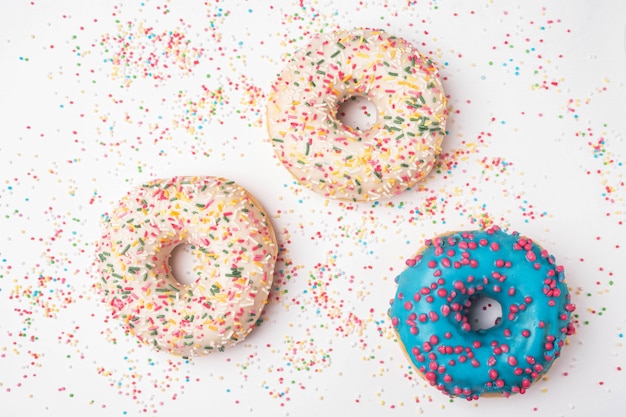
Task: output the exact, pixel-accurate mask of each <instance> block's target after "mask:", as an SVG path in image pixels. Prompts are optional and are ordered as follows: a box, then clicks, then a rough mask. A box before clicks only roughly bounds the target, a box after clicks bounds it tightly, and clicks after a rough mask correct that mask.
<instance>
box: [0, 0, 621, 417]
mask: <svg viewBox="0 0 626 417" xmlns="http://www.w3.org/2000/svg"><path fill="white" fill-rule="evenodd" d="M91 3H93V2H89V4H88V3H87V2H84V1H82V2H79V1H69V0H67V1H59V2H51V3H48V2H41V1H33V2H28V1H25V2H11V5H10V6H8V5H7V6H6V7H5V12H4V13H2V15H1V16H0V59H1V60H2V61H1V63H2V72H1V74H2V77H0V115H2V116H1V120H2V126H3V136H2V141H1V142H0V167H1V168H0V169H1V170H2V171H1V172H2V181H3V182H2V184H0V186H1V188H0V230H2V234H1V235H0V317H2V319H1V321H0V403H1V404H2V409H3V410H2V413H3V415H4V414H6V415H12V416H26V415H28V416H30V415H52V416H61V415H79V414H81V415H86V414H88V415H92V416H98V415H102V416H122V415H141V414H150V415H152V414H156V415H182V414H189V415H193V414H196V415H197V414H207V413H211V414H215V413H216V412H218V413H220V414H225V415H247V414H255V415H276V416H280V415H291V416H313V415H339V414H341V415H391V416H394V415H396V416H414V415H419V414H421V413H423V414H428V415H449V416H458V415H464V416H470V415H476V416H497V415H510V416H517V415H519V416H524V415H533V416H589V415H592V414H593V415H603V416H618V415H621V414H622V410H623V409H624V408H625V407H626V377H625V374H626V371H625V370H624V367H626V353H625V352H624V338H623V334H624V328H625V327H626V303H625V302H624V294H625V291H626V283H625V282H624V279H625V278H626V276H625V275H626V266H625V263H624V262H623V260H624V257H625V255H626V252H625V250H626V248H625V246H626V245H625V244H624V243H623V242H624V238H623V234H624V230H625V225H624V222H625V220H626V219H625V217H626V214H625V213H626V207H625V206H626V203H625V198H626V185H625V181H626V178H625V175H624V174H625V171H626V168H625V167H624V161H625V159H626V155H625V153H626V139H625V138H624V132H625V131H626V122H625V117H624V116H625V115H626V105H625V104H624V103H626V86H625V82H626V18H625V17H624V16H626V3H625V2H623V1H621V0H615V1H608V0H607V1H583V0H577V1H532V2H518V1H497V2H495V1H479V2H460V1H436V0H432V1H416V2H407V1H382V0H381V1H362V2H357V1H355V2H348V1H346V2H338V1H321V0H319V1H309V0H304V1H303V2H302V3H303V7H301V6H300V2H299V1H278V0H275V1H270V2H252V1H250V2H242V1H229V2H207V5H201V2H194V3H197V4H196V5H195V6H192V5H191V2H185V3H184V4H185V5H184V6H183V2H167V1H162V2H157V1H144V2H139V1H137V2H135V1H129V2H124V3H118V4H116V5H111V4H102V3H104V2H98V3H97V4H91ZM354 26H369V27H380V28H383V29H385V30H387V31H389V32H393V33H394V34H396V35H399V36H403V37H405V38H406V39H408V40H409V41H411V42H413V43H414V44H415V45H416V46H418V47H419V49H420V50H421V51H422V53H424V54H427V55H429V56H431V57H432V58H433V59H434V60H435V61H436V62H437V63H438V64H439V66H440V68H441V72H442V74H443V76H444V81H443V82H444V87H445V88H446V91H447V93H448V94H449V96H450V107H449V109H450V119H449V123H448V132H449V134H448V137H447V138H446V141H445V144H444V154H443V155H442V157H441V159H440V160H441V162H442V167H441V169H439V170H435V171H433V172H432V173H431V174H430V175H429V177H428V179H427V180H426V181H425V182H424V183H423V184H422V185H421V187H420V189H419V190H411V191H409V192H407V193H404V194H402V195H400V196H398V197H396V198H394V199H392V200H385V201H381V202H379V203H378V204H359V205H354V204H345V203H339V202H336V201H328V200H325V199H323V198H321V197H319V196H318V195H317V194H314V193H312V192H310V191H308V190H306V189H303V188H302V187H301V186H299V185H298V184H295V183H294V182H293V181H292V179H291V178H290V177H289V175H288V173H287V171H286V170H285V169H283V167H282V166H280V165H279V164H278V163H277V160H276V159H275V158H274V157H273V153H272V149H271V145H270V143H269V141H268V140H267V137H266V132H265V126H264V125H263V114H264V99H265V94H267V92H268V88H269V86H270V84H271V82H272V80H273V77H274V76H275V75H276V74H277V73H278V72H279V71H280V69H281V68H282V66H283V64H284V62H285V59H287V58H288V55H289V54H290V53H291V52H293V51H294V49H295V48H297V47H299V46H302V45H304V44H305V43H306V39H307V37H308V36H309V34H310V33H311V32H314V31H319V30H332V29H334V28H350V27H354ZM181 38H184V39H183V40H182V41H181V42H178V43H177V40H179V39H181ZM183 55H184V56H183ZM194 57H195V59H194ZM194 60H197V61H198V62H197V64H196V63H194ZM203 87H204V89H203ZM220 87H221V90H220ZM194 112H195V114H194ZM200 126H201V127H202V128H201V129H200ZM189 174H198V175H220V176H226V177H230V178H231V179H233V180H236V181H237V182H239V183H240V184H242V185H243V186H245V187H247V188H248V189H249V190H250V191H251V192H252V193H253V194H254V195H255V196H256V197H257V198H258V199H259V200H260V201H261V202H262V204H263V205H264V206H265V208H266V209H267V211H268V212H269V213H270V215H271V216H272V219H273V223H274V226H275V228H276V231H277V233H278V237H279V240H280V242H281V245H282V247H283V249H284V252H283V254H282V256H281V260H280V262H279V264H278V268H277V272H276V275H275V286H274V292H273V293H272V295H271V303H270V304H269V305H268V307H267V309H266V311H265V314H264V323H263V324H262V326H261V327H259V328H258V329H257V330H255V331H254V332H253V333H252V334H251V335H250V336H249V337H248V338H247V339H246V340H245V341H244V342H243V343H241V344H239V345H237V346H236V347H234V348H232V349H229V350H228V351H226V352H224V353H222V354H214V355H210V356H207V357H204V358H199V359H193V360H190V361H186V360H181V359H179V358H176V357H171V356H168V355H165V354H160V353H155V352H153V351H151V350H150V349H149V348H145V347H140V346H138V345H137V343H136V341H135V340H134V338H132V337H128V336H125V335H124V334H123V333H122V332H121V330H120V327H119V326H118V325H117V323H116V322H114V321H109V320H107V318H106V317H107V316H106V307H105V306H104V305H102V304H101V303H100V301H99V297H98V295H97V294H95V293H94V292H93V290H92V289H91V286H92V283H93V282H94V280H95V279H97V277H95V276H94V275H93V270H92V262H93V242H94V241H95V240H96V239H97V238H98V236H99V234H100V228H101V227H100V226H101V225H100V219H101V216H102V215H103V214H104V213H106V212H107V211H108V210H109V209H110V207H111V206H112V205H113V204H114V203H115V202H116V201H117V200H118V199H119V198H120V197H121V196H122V195H123V194H124V193H125V192H126V190H127V189H128V188H129V187H131V186H133V185H136V184H139V183H141V182H143V181H145V180H147V179H149V178H155V177H167V176H173V175H189ZM491 222H495V223H498V224H500V225H501V226H503V227H505V228H508V229H510V230H518V231H520V232H521V233H523V234H526V235H528V236H530V237H532V238H534V239H535V240H536V241H538V242H540V243H541V244H542V245H544V246H545V247H547V248H548V249H549V250H550V251H551V252H552V253H553V254H554V255H555V256H556V258H557V261H558V262H559V263H561V264H563V265H564V266H565V268H566V275H567V279H568V282H569V284H570V287H571V288H572V295H573V300H574V303H575V304H576V305H577V306H578V309H577V312H576V314H577V323H576V327H577V330H578V333H577V334H576V335H575V336H573V337H571V338H570V345H569V346H566V347H565V349H564V350H563V356H562V357H561V358H560V359H559V360H558V361H557V362H556V364H555V365H554V367H553V368H552V369H551V371H550V373H549V374H548V377H547V378H545V379H544V380H542V381H540V382H539V383H537V384H536V385H535V386H534V387H533V388H532V389H531V390H530V391H529V392H528V393H527V394H525V395H523V396H514V397H512V398H510V399H506V400H505V399H481V400H479V401H477V402H471V403H468V402H466V401H464V400H450V399H448V398H447V397H444V396H442V395H441V394H440V393H439V392H438V391H436V390H435V389H433V388H431V387H429V386H427V384H425V383H424V382H423V381H422V380H421V379H419V378H418V377H417V376H416V375H415V373H414V372H413V371H412V370H411V368H410V366H409V364H408V362H407V361H406V360H405V358H404V356H403V354H402V352H401V349H400V346H399V344H398V343H397V342H396V340H395V338H394V334H393V331H392V330H391V327H390V323H389V320H388V318H387V306H388V301H389V299H390V298H391V297H393V294H394V292H395V284H394V282H393V278H394V277H395V276H396V275H397V274H398V273H399V272H400V271H401V270H402V269H403V268H404V259H405V258H406V257H408V256H410V255H411V254H413V253H414V252H415V251H416V250H417V249H418V247H419V246H420V244H421V242H422V241H423V239H424V238H428V237H431V236H432V235H434V234H437V233H442V232H445V231H449V230H456V229H461V228H468V229H469V228H477V227H480V226H481V225H482V224H485V223H491ZM192 413H193V414H192Z"/></svg>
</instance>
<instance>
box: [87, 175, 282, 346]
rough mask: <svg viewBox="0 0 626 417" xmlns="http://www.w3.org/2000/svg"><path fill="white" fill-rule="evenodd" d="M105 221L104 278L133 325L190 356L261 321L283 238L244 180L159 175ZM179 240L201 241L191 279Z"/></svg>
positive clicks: (109, 298) (100, 246) (111, 301)
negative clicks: (180, 267) (175, 267)
mask: <svg viewBox="0 0 626 417" xmlns="http://www.w3.org/2000/svg"><path fill="white" fill-rule="evenodd" d="M104 223H105V225H104V234H103V236H102V238H101V239H100V240H99V241H98V243H97V245H96V251H97V257H96V264H97V269H98V272H99V275H100V279H99V280H98V281H97V284H96V286H97V289H98V290H99V293H100V294H101V295H102V298H103V301H104V302H106V304H107V305H109V306H110V308H111V314H112V316H113V317H114V318H117V319H119V320H120V321H121V323H122V325H123V327H124V329H125V330H126V331H127V332H129V333H131V334H134V335H136V336H137V337H138V338H139V339H140V340H141V341H142V342H144V343H146V344H149V345H152V346H153V347H154V348H156V349H157V350H164V351H168V352H170V353H174V354H178V355H181V356H183V357H189V356H198V355H203V354H207V353H210V352H212V351H215V350H223V349H224V348H226V347H228V346H231V345H233V344H235V343H237V342H239V341H241V340H243V339H244V338H245V337H246V335H247V334H248V333H249V332H250V331H251V330H252V329H253V328H254V327H255V324H256V323H257V320H258V319H259V317H260V314H261V311H262V310H263V306H264V305H265V303H266V302H267V297H268V293H269V291H270V286H271V283H272V279H273V271H274V265H275V261H276V255H277V251H278V246H277V243H276V237H275V235H274V231H273V228H272V225H271V222H270V220H269V218H268V216H267V214H266V213H265V211H264V210H263V208H262V207H261V205H260V204H259V203H258V202H257V201H256V200H255V199H254V197H253V196H252V195H251V194H250V193H249V192H247V191H246V190H245V189H244V188H243V187H241V186H239V185H238V184H236V183H235V182H233V181H230V180H227V179H223V178H216V177H174V178H170V179H159V180H153V181H150V182H148V183H147V184H144V185H141V186H140V187H138V188H136V189H133V190H131V191H129V192H128V193H127V194H126V196H124V197H123V198H122V199H121V201H120V202H119V204H118V205H117V206H116V207H115V208H114V209H113V210H112V213H111V214H110V216H108V217H105V221H104ZM180 244H190V245H192V246H191V247H192V253H193V254H194V256H195V257H196V259H197V261H198V266H194V269H195V273H196V278H195V281H194V282H193V283H191V284H189V285H184V284H181V283H179V282H178V281H177V280H176V278H175V277H174V276H173V275H172V271H171V268H170V265H169V257H170V254H171V253H172V251H173V250H174V248H176V247H177V246H178V245H180Z"/></svg>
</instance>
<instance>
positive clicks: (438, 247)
mask: <svg viewBox="0 0 626 417" xmlns="http://www.w3.org/2000/svg"><path fill="white" fill-rule="evenodd" d="M406 264H407V268H406V269H405V270H404V271H403V272H402V273H401V274H400V275H399V276H398V277H397V278H396V282H397V284H398V288H397V292H396V295H395V298H394V299H393V300H392V301H391V307H390V311H389V314H390V318H391V323H392V326H393V327H394V329H395V331H396V334H397V337H398V339H399V340H400V343H401V345H402V347H403V350H404V352H405V354H406V356H407V357H408V358H409V360H410V362H411V363H412V365H413V366H414V367H415V368H416V369H417V370H418V371H419V373H420V375H421V376H422V377H424V379H425V380H426V381H427V382H428V383H429V384H430V385H433V386H435V387H436V388H438V389H439V390H440V391H442V392H443V393H445V394H447V395H449V396H451V397H461V398H465V399H468V400H475V399H478V398H479V397H480V396H483V395H484V396H505V397H506V396H509V395H511V394H514V393H522V394H523V393H524V392H526V390H527V389H528V388H529V387H530V386H531V384H533V383H534V382H536V381H537V380H539V379H540V378H541V377H542V376H543V375H545V373H546V372H548V370H549V369H550V366H551V365H552V364H553V363H554V361H555V359H556V358H558V357H559V355H560V353H561V349H562V347H563V346H564V344H565V343H566V339H567V336H568V335H571V334H573V333H574V326H573V324H572V323H571V321H570V318H571V312H572V311H574V308H575V307H574V305H573V304H572V303H571V302H570V294H569V290H568V287H567V285H566V282H565V276H564V271H563V267H562V266H557V265H556V263H555V259H554V256H552V255H550V254H549V253H548V252H547V251H546V250H545V249H543V248H542V247H540V246H539V245H537V244H536V243H534V242H533V241H532V240H531V239H529V238H527V237H524V236H522V235H520V234H519V233H517V232H514V233H511V234H509V233H506V232H504V231H503V230H501V229H500V228H498V227H497V226H494V227H492V228H490V229H487V230H483V231H461V232H452V233H449V234H445V235H441V236H438V237H436V238H434V239H429V240H427V241H426V242H425V246H424V247H423V248H422V249H421V250H420V251H419V252H418V254H417V255H416V256H415V257H413V258H410V259H408V260H407V261H406ZM479 297H488V298H491V299H493V300H495V301H496V302H498V303H500V305H501V307H502V317H501V318H500V319H499V320H497V322H496V324H495V325H494V326H493V327H491V328H488V329H480V330H473V329H472V326H471V323H470V322H469V321H468V312H469V309H470V307H471V304H472V302H475V301H476V299H477V298H479Z"/></svg>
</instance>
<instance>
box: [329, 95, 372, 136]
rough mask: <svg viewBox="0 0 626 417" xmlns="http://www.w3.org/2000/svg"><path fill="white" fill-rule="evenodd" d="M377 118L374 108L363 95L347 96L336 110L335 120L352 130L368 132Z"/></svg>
mask: <svg viewBox="0 0 626 417" xmlns="http://www.w3.org/2000/svg"><path fill="white" fill-rule="evenodd" d="M377 117H378V111H377V110H376V106H375V105H374V103H372V101H371V100H370V99H369V98H367V97H365V96H363V95H352V96H348V97H346V98H344V99H343V101H342V102H341V103H340V104H339V107H338V108H337V119H338V120H339V121H340V122H341V124H342V125H343V126H345V127H347V128H349V129H352V130H360V131H364V130H370V129H371V128H372V127H374V125H375V124H376V119H377Z"/></svg>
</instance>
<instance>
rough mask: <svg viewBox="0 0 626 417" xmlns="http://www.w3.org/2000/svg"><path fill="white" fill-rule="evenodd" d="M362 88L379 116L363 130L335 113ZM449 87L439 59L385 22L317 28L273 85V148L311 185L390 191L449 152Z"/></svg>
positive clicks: (326, 191)
mask: <svg viewBox="0 0 626 417" xmlns="http://www.w3.org/2000/svg"><path fill="white" fill-rule="evenodd" d="M355 96H363V97H366V98H367V99H369V100H370V102H371V103H372V104H373V105H374V106H375V108H376V110H377V118H376V122H375V124H374V125H373V127H371V128H370V129H368V130H364V131H360V130H357V129H354V128H351V127H349V126H346V125H343V124H342V123H341V122H340V120H339V118H338V115H337V110H338V108H339V105H340V104H341V103H342V102H344V101H345V100H347V99H350V98H352V97H355ZM446 102H447V100H446V96H445V94H444V91H443V87H442V85H441V81H440V79H439V73H438V71H437V68H436V67H435V65H434V63H433V62H432V61H430V60H429V59H428V58H425V57H424V56H422V55H420V53H419V52H418V51H417V50H416V49H415V48H413V47H412V46H411V45H410V44H409V43H408V42H406V41H405V40H403V39H401V38H399V37H394V36H391V35H389V34H387V33H385V32H383V31H381V30H370V29H358V30H353V31H341V32H335V33H331V34H318V35H316V36H315V37H314V38H313V39H312V40H311V42H310V44H309V45H308V46H307V47H306V48H304V49H302V50H299V51H297V52H296V53H295V54H294V56H293V58H292V60H291V61H290V62H289V63H288V64H287V66H286V67H285V69H284V70H283V71H282V73H281V74H280V76H279V77H278V79H277V80H276V81H275V82H274V84H273V85H272V90H271V92H270V96H269V103H268V108H267V124H268V131H269V135H270V139H271V141H272V144H273V147H274V151H275V153H276V155H277V156H278V158H279V159H280V161H281V162H282V164H283V165H284V166H285V167H286V168H287V169H288V170H289V171H290V172H291V174H292V175H293V176H294V177H295V178H296V179H297V180H298V181H299V182H300V183H301V184H302V185H304V186H306V187H308V188H312V189H313V190H315V191H317V192H318V193H320V194H322V195H324V196H326V197H331V198H337V199H343V200H351V201H371V200H377V199H379V198H385V197H390V196H393V195H395V194H398V193H400V192H402V191H404V190H406V189H407V188H409V187H411V186H413V185H414V184H415V183H416V182H418V181H420V180H421V179H422V178H424V177H425V176H426V174H428V172H429V171H430V170H431V168H432V167H433V163H434V160H435V157H436V156H437V155H438V154H439V152H440V151H441V141H442V140H443V138H444V136H445V121H446V116H447V110H446Z"/></svg>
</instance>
